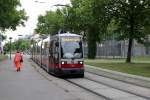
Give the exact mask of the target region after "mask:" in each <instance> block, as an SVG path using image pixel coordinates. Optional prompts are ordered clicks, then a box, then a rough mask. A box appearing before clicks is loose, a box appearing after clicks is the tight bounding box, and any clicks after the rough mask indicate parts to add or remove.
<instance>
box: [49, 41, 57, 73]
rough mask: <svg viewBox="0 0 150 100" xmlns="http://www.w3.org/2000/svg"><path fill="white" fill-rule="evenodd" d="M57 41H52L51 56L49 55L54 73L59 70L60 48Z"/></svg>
mask: <svg viewBox="0 0 150 100" xmlns="http://www.w3.org/2000/svg"><path fill="white" fill-rule="evenodd" d="M56 44H57V41H56V40H52V41H51V42H50V50H49V51H50V52H49V53H50V55H49V68H50V71H52V72H54V71H55V69H56V68H58V65H59V64H58V53H59V52H58V51H59V49H58V48H59V47H58V46H57V45H56Z"/></svg>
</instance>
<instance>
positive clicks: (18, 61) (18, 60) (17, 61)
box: [14, 51, 23, 72]
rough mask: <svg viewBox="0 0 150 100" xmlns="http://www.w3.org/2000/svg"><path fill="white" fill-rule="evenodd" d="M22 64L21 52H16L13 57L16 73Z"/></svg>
mask: <svg viewBox="0 0 150 100" xmlns="http://www.w3.org/2000/svg"><path fill="white" fill-rule="evenodd" d="M22 62H23V56H22V55H21V52H19V51H17V52H16V54H15V57H14V64H15V67H16V71H17V72H18V71H20V70H21V64H22Z"/></svg>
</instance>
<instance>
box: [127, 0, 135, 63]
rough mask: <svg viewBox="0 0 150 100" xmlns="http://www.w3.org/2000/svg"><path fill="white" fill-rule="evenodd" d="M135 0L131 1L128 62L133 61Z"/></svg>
mask: <svg viewBox="0 0 150 100" xmlns="http://www.w3.org/2000/svg"><path fill="white" fill-rule="evenodd" d="M133 12H134V2H133V1H132V0H131V1H130V20H129V21H130V30H129V44H128V53H127V59H126V62H127V63H131V56H132V55H131V52H132V44H133V39H134V14H133Z"/></svg>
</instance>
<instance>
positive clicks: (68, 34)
mask: <svg viewBox="0 0 150 100" xmlns="http://www.w3.org/2000/svg"><path fill="white" fill-rule="evenodd" d="M56 36H79V37H81V35H78V34H74V33H61V34H57V35H56Z"/></svg>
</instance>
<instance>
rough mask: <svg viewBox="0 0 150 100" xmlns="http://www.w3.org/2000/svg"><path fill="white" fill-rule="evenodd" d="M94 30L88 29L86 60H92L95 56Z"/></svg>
mask: <svg viewBox="0 0 150 100" xmlns="http://www.w3.org/2000/svg"><path fill="white" fill-rule="evenodd" d="M95 32H96V31H95V29H94V28H93V29H90V30H89V32H88V58H89V59H94V58H95V56H96V50H97V46H96V33H95Z"/></svg>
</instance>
